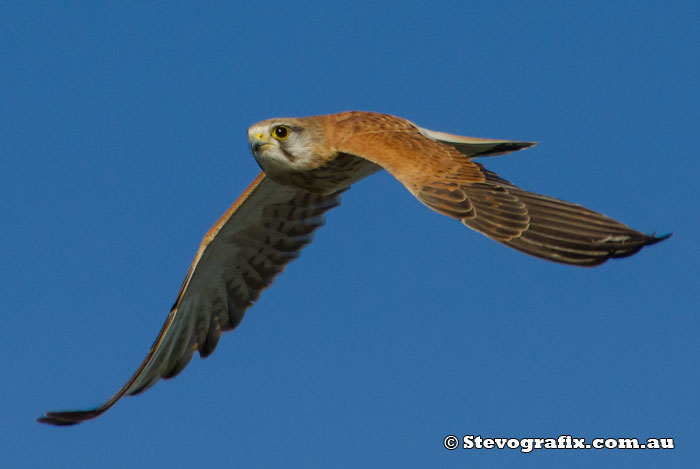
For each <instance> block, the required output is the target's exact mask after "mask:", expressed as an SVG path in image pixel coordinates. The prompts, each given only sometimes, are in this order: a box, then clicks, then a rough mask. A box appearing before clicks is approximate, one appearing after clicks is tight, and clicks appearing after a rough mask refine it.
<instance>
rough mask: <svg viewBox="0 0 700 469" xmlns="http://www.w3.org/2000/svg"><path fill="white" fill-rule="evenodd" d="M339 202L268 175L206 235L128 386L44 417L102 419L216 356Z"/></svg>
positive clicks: (56, 421)
mask: <svg viewBox="0 0 700 469" xmlns="http://www.w3.org/2000/svg"><path fill="white" fill-rule="evenodd" d="M339 203H340V192H336V193H333V194H330V195H318V194H312V193H309V192H306V191H303V190H300V189H294V188H291V187H287V186H282V185H280V184H277V183H276V182H274V181H272V180H271V179H269V178H266V177H265V175H264V174H263V173H261V174H260V175H259V176H258V177H257V178H256V179H255V181H253V183H252V184H251V185H250V186H249V187H248V189H246V191H245V192H244V193H243V194H242V195H241V197H239V199H238V200H237V201H236V202H235V203H234V204H233V205H232V206H231V207H230V208H229V209H228V210H227V211H226V213H225V214H224V215H223V216H222V217H221V218H220V219H219V220H218V221H217V223H216V224H215V225H214V226H213V227H212V229H211V230H209V232H208V233H207V234H206V235H205V237H204V240H203V241H202V244H201V245H200V247H199V250H198V251H197V255H196V256H195V259H194V261H193V262H192V265H191V266H190V269H189V271H188V273H187V276H186V277H185V281H184V282H183V285H182V287H181V289H180V293H179V295H178V297H177V300H176V301H175V304H174V306H173V308H172V310H171V311H170V313H169V314H168V317H167V319H166V321H165V324H164V325H163V327H162V329H161V331H160V333H159V334H158V337H157V338H156V340H155V342H154V343H153V345H152V346H151V348H150V350H149V352H148V354H147V355H146V358H145V359H144V360H143V362H142V363H141V365H140V366H139V367H138V369H137V370H136V372H135V373H134V374H133V375H132V376H131V378H130V379H129V380H128V381H127V383H126V384H125V385H124V386H122V388H121V389H119V391H117V392H116V393H115V394H114V395H113V396H112V397H111V398H110V399H109V400H107V401H106V402H105V403H104V404H102V405H100V406H98V407H96V408H94V409H90V410H80V411H62V412H47V413H46V414H45V415H44V416H42V417H41V418H39V421H40V422H42V423H48V424H53V425H73V424H76V423H79V422H82V421H84V420H88V419H92V418H95V417H98V416H99V415H101V414H102V413H104V412H105V411H107V410H108V409H109V408H110V407H112V406H113V405H114V404H115V403H116V402H117V401H118V400H119V399H120V398H121V397H123V396H125V395H130V394H137V393H139V392H142V391H144V390H146V389H148V388H149V387H150V386H152V385H153V384H155V383H156V382H157V381H158V380H159V379H161V378H171V377H173V376H175V375H177V374H178V373H179V372H180V371H182V369H183V368H184V367H185V366H186V365H187V363H188V362H189V361H190V359H191V358H192V356H193V354H194V352H195V351H199V354H200V356H201V357H206V356H208V355H209V354H211V353H212V352H213V351H214V349H215V348H216V345H217V343H218V341H219V337H220V336H221V333H222V332H223V331H226V330H230V329H233V328H235V327H236V326H237V325H238V324H239V323H240V321H241V319H242V318H243V314H244V313H245V311H246V309H247V308H248V307H249V306H250V305H252V304H253V302H254V301H255V300H256V299H257V298H258V297H259V295H260V292H261V291H262V290H263V289H264V288H266V287H267V286H269V285H270V284H271V283H272V281H273V280H274V278H275V276H277V275H278V274H279V273H280V272H282V271H283V270H284V268H285V267H286V265H287V264H288V263H289V262H290V261H292V260H293V259H295V258H296V257H298V256H299V253H300V251H301V249H302V248H303V247H304V246H306V245H307V244H308V243H310V242H311V241H312V239H313V234H314V232H315V231H316V229H318V228H319V227H320V226H321V225H323V222H324V216H323V215H324V213H325V212H326V211H328V210H329V209H331V208H333V207H336V206H337V205H338V204H339Z"/></svg>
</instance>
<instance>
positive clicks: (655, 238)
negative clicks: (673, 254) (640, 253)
mask: <svg viewBox="0 0 700 469" xmlns="http://www.w3.org/2000/svg"><path fill="white" fill-rule="evenodd" d="M671 236H673V232H670V233H666V234H663V235H661V236H656V233H652V234H651V235H650V236H649V239H648V240H647V244H646V245H647V246H651V245H652V244H656V243H658V242H661V241H663V240H665V239H668V238H670V237H671Z"/></svg>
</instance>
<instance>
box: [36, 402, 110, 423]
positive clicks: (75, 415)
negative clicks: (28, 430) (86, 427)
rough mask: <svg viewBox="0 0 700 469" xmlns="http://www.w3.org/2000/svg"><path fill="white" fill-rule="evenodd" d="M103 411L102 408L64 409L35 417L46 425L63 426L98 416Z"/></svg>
mask: <svg viewBox="0 0 700 469" xmlns="http://www.w3.org/2000/svg"><path fill="white" fill-rule="evenodd" d="M103 412H104V409H102V408H99V407H98V408H96V409H90V410H66V411H61V412H46V414H44V415H43V416H41V417H39V418H38V419H36V421H37V422H39V423H45V424H47V425H56V426H59V427H64V426H68V425H75V424H76V423H80V422H84V421H85V420H90V419H94V418H95V417H99V416H100V415H102V413H103Z"/></svg>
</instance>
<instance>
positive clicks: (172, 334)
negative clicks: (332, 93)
mask: <svg viewBox="0 0 700 469" xmlns="http://www.w3.org/2000/svg"><path fill="white" fill-rule="evenodd" d="M248 139H249V141H250V146H251V149H252V151H253V155H254V156H255V159H256V160H257V162H258V164H259V165H260V167H261V168H262V172H261V173H260V174H259V175H258V177H256V178H255V180H254V181H253V182H252V183H251V184H250V186H248V188H247V189H246V190H245V191H243V194H241V196H240V197H239V198H238V200H236V201H235V202H234V203H233V205H231V207H230V208H229V209H228V210H227V211H226V212H225V213H224V214H223V215H222V216H221V218H220V219H219V220H218V221H217V222H216V223H215V224H214V226H213V227H212V228H211V229H210V230H209V231H208V232H207V234H206V235H205V236H204V239H203V241H202V243H201V244H200V246H199V249H198V250H197V254H196V255H195V258H194V261H193V262H192V265H191V266H190V268H189V270H188V272H187V275H186V276H185V280H184V282H183V284H182V287H181V288H180V292H179V294H178V296H177V299H176V300H175V304H174V305H173V307H172V309H171V310H170V313H169V314H168V317H167V319H166V320H165V324H164V325H163V327H162V329H161V330H160V333H159V334H158V337H157V338H156V340H155V342H154V343H153V345H152V346H151V348H150V350H149V351H148V354H147V355H146V358H145V359H144V360H143V362H142V363H141V365H140V366H139V367H138V369H137V370H136V372H135V373H134V374H133V375H132V376H131V378H130V379H129V380H128V381H127V382H126V384H124V386H122V387H121V389H119V390H118V391H117V392H116V393H115V394H114V395H113V396H112V397H111V398H110V399H109V400H107V401H106V402H105V403H103V404H102V405H100V406H98V407H96V408H93V409H88V410H78V411H60V412H47V413H46V414H45V415H44V416H42V417H40V418H39V419H38V420H39V422H42V423H48V424H53V425H73V424H76V423H79V422H82V421H84V420H89V419H92V418H95V417H98V416H99V415H101V414H103V413H104V412H105V411H107V410H108V409H109V408H110V407H112V406H113V405H114V404H115V403H116V402H117V401H118V400H119V399H120V398H121V397H123V396H125V395H132V394H138V393H140V392H142V391H144V390H146V389H148V388H149V387H150V386H152V385H153V384H154V383H155V382H156V381H158V380H159V379H160V378H172V377H173V376H175V375H177V374H178V373H179V372H180V371H182V369H183V368H184V367H185V366H186V365H187V363H188V362H189V361H190V359H191V358H192V355H193V354H194V352H195V351H199V355H200V356H201V357H202V358H204V357H206V356H208V355H209V354H211V353H212V352H213V351H214V348H216V345H217V343H218V341H219V336H220V335H221V333H222V332H224V331H228V330H231V329H233V328H235V327H236V326H237V325H238V324H239V323H240V322H241V320H242V319H243V314H244V313H245V311H246V310H247V309H248V308H249V307H250V306H251V305H252V304H253V302H255V300H257V298H258V297H259V296H260V292H261V291H262V290H263V289H264V288H266V287H268V286H269V285H270V284H271V283H272V281H273V280H274V278H275V276H277V274H279V273H280V272H282V270H284V268H285V266H286V265H287V264H288V263H289V262H290V261H292V260H293V259H295V258H296V257H298V256H299V253H300V251H301V249H302V248H303V247H304V246H306V245H307V244H308V243H310V242H311V240H312V237H313V234H314V232H315V231H316V230H317V229H318V228H319V227H320V226H321V225H322V224H323V222H324V213H325V212H326V211H328V210H330V209H331V208H333V207H336V206H337V205H338V204H339V203H340V194H341V193H342V192H343V191H345V190H346V189H348V188H349V187H350V186H351V185H352V184H353V183H355V182H357V181H359V180H360V179H363V178H365V177H367V176H369V175H371V174H373V173H375V172H377V171H380V170H382V169H385V170H387V171H388V172H389V173H390V174H391V175H392V176H394V177H395V178H396V179H398V180H399V181H400V182H401V183H402V184H403V185H404V186H405V187H406V189H408V190H409V191H410V192H411V194H413V195H414V196H415V197H416V198H417V199H418V200H419V201H421V202H422V203H423V204H425V205H427V206H428V207H429V208H431V209H433V210H435V211H436V212H438V213H441V214H443V215H447V216H448V217H451V218H455V219H457V220H459V221H460V222H462V223H464V224H465V225H467V226H468V227H469V228H472V229H473V230H476V231H478V232H479V233H482V234H484V235H486V236H488V237H489V238H492V239H494V240H496V241H498V242H500V243H502V244H505V245H506V246H509V247H511V248H514V249H517V250H518V251H522V252H524V253H526V254H530V255H532V256H536V257H539V258H542V259H546V260H549V261H554V262H560V263H563V264H570V265H576V266H595V265H598V264H602V263H603V262H605V261H607V260H608V259H610V258H614V257H626V256H630V255H632V254H634V253H636V252H637V251H639V250H640V249H642V248H643V247H644V246H648V245H650V244H654V243H657V242H659V241H661V240H663V239H665V238H667V237H668V236H670V235H665V236H661V237H656V236H653V235H651V236H649V235H646V234H644V233H641V232H639V231H635V230H633V229H631V228H630V227H628V226H626V225H624V224H622V223H620V222H618V221H616V220H613V219H612V218H609V217H607V216H605V215H601V214H599V213H596V212H594V211H592V210H589V209H587V208H585V207H582V206H580V205H577V204H573V203H570V202H565V201H563V200H559V199H555V198H552V197H547V196H544V195H540V194H535V193H533V192H529V191H526V190H524V189H520V188H519V187H517V186H516V185H514V184H513V183H511V182H509V181H507V180H505V179H503V178H501V177H499V176H498V175H496V174H495V173H493V172H491V171H489V170H487V169H486V168H484V167H483V166H482V165H481V163H477V162H475V161H473V159H474V158H479V157H488V156H494V155H502V154H505V153H510V152H514V151H517V150H523V149H526V148H529V147H531V146H533V145H534V143H533V142H517V141H508V140H491V139H482V138H472V137H462V136H458V135H451V134H447V133H444V132H436V131H433V130H428V129H424V128H422V127H419V126H417V125H416V124H414V123H412V122H410V121H408V120H406V119H402V118H399V117H395V116H391V115H388V114H379V113H373V112H360V111H354V112H344V113H339V114H329V115H324V116H313V117H304V118H279V119H269V120H265V121H262V122H259V123H257V124H255V125H253V126H252V127H250V128H249V129H248Z"/></svg>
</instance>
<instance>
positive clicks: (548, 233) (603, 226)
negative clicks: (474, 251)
mask: <svg viewBox="0 0 700 469" xmlns="http://www.w3.org/2000/svg"><path fill="white" fill-rule="evenodd" d="M475 164H476V163H475ZM477 167H479V168H480V169H481V171H482V173H483V175H484V181H483V182H465V181H455V180H452V181H440V180H439V179H427V180H425V181H423V183H421V184H420V185H419V186H416V189H415V190H414V194H415V195H416V197H418V199H419V200H420V201H421V202H423V203H425V204H426V205H427V206H428V207H430V208H432V209H433V210H436V211H438V212H440V213H443V214H445V215H448V216H451V217H454V218H457V219H459V220H461V221H462V223H464V224H465V225H467V226H468V227H470V228H472V229H474V230H476V231H478V232H479V233H482V234H484V235H486V236H488V237H489V238H492V239H494V240H496V241H498V242H500V243H503V244H505V245H506V246H509V247H511V248H514V249H517V250H518V251H522V252H524V253H526V254H530V255H532V256H536V257H539V258H542V259H547V260H550V261H554V262H560V263H563V264H570V265H579V266H595V265H598V264H602V263H603V262H605V261H607V260H608V259H610V258H617V257H627V256H631V255H632V254H634V253H636V252H638V251H639V250H640V249H642V248H643V247H644V246H648V245H650V244H654V243H657V242H659V241H662V240H664V239H666V238H668V236H670V235H666V236H662V237H656V236H649V235H646V234H644V233H641V232H639V231H636V230H633V229H632V228H630V227H629V226H627V225H624V224H623V223H620V222H619V221H616V220H613V219H612V218H610V217H607V216H605V215H602V214H600V213H596V212H594V211H593V210H590V209H588V208H586V207H583V206H581V205H577V204H573V203H571V202H566V201H564V200H560V199H555V198H553V197H547V196H544V195H540V194H536V193H534V192H529V191H526V190H523V189H520V188H519V187H517V186H515V185H513V184H512V183H510V182H508V181H506V180H504V179H501V178H500V177H498V176H497V175H496V174H495V173H493V172H491V171H488V170H487V169H485V168H483V166H481V165H480V164H477Z"/></svg>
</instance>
